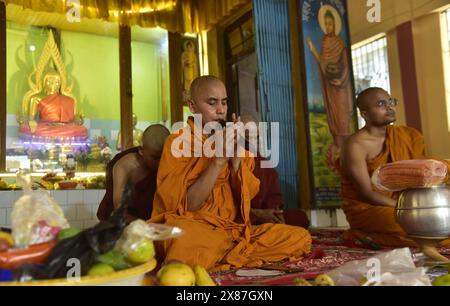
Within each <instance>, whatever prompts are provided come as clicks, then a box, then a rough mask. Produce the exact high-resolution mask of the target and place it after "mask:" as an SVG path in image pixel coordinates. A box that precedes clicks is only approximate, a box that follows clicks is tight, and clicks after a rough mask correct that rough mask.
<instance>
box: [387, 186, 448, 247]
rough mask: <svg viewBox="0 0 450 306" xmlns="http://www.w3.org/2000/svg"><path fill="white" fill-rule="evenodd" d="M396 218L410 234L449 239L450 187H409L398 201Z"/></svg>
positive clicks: (426, 237) (416, 236) (420, 236)
mask: <svg viewBox="0 0 450 306" xmlns="http://www.w3.org/2000/svg"><path fill="white" fill-rule="evenodd" d="M395 211H396V219H397V222H398V223H399V224H400V226H401V227H402V228H403V230H404V231H405V232H406V233H407V234H408V235H409V236H411V237H414V238H423V239H447V238H448V237H449V235H450V189H449V188H448V187H447V186H445V185H444V186H439V187H432V188H423V189H408V190H406V191H404V192H403V193H402V194H401V195H400V198H399V199H398V201H397V206H396V208H395Z"/></svg>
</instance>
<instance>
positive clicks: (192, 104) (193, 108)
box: [187, 98, 195, 114]
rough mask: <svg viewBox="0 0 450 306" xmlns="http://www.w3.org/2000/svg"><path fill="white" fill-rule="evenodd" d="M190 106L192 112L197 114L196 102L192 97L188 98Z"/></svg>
mask: <svg viewBox="0 0 450 306" xmlns="http://www.w3.org/2000/svg"><path fill="white" fill-rule="evenodd" d="M187 103H188V106H189V110H190V111H191V113H193V114H195V103H194V100H192V98H189V99H188V100H187Z"/></svg>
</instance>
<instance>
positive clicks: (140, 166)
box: [97, 124, 170, 222]
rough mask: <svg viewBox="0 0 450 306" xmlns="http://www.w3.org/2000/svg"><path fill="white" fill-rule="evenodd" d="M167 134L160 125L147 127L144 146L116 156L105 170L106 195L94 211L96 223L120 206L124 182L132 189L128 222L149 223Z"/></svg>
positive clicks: (106, 217)
mask: <svg viewBox="0 0 450 306" xmlns="http://www.w3.org/2000/svg"><path fill="white" fill-rule="evenodd" d="M169 134H170V132H169V130H168V129H167V128H166V127H165V126H163V125H160V124H155V125H151V126H149V127H148V128H147V129H146V130H145V131H144V134H143V145H142V146H141V147H134V148H131V149H128V150H126V151H123V152H121V153H119V154H117V155H116V156H115V157H114V158H113V159H112V160H111V161H110V162H109V163H108V165H107V166H106V194H105V196H104V198H103V200H102V201H101V203H100V206H99V208H98V211H97V217H98V219H99V220H106V219H108V217H109V216H110V215H111V213H112V212H113V211H114V210H116V209H118V208H119V207H120V205H121V200H122V194H123V191H124V189H125V186H126V184H127V182H131V183H132V184H133V185H134V188H135V194H134V201H133V203H131V205H130V204H129V206H128V211H127V219H128V221H129V222H132V221H133V220H136V219H143V220H148V219H150V216H151V213H152V203H153V197H154V195H155V190H156V174H157V172H158V166H159V159H160V157H161V152H162V149H163V146H164V142H165V140H166V138H167V137H168V136H169Z"/></svg>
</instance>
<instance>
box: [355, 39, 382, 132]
mask: <svg viewBox="0 0 450 306" xmlns="http://www.w3.org/2000/svg"><path fill="white" fill-rule="evenodd" d="M352 60H353V74H354V78H355V89H356V95H358V94H359V93H360V92H362V91H363V90H364V89H367V88H369V87H381V88H383V89H385V90H387V91H388V92H389V91H390V82H389V65H388V53H387V40H386V37H385V36H384V37H382V38H379V39H376V40H373V41H371V42H369V43H367V44H364V45H362V46H358V47H355V48H352ZM358 125H359V127H362V126H364V120H363V119H362V118H361V116H360V115H359V112H358Z"/></svg>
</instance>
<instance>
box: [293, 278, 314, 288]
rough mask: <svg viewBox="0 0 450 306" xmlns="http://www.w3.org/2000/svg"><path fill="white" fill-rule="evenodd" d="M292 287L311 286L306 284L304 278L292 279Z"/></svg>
mask: <svg viewBox="0 0 450 306" xmlns="http://www.w3.org/2000/svg"><path fill="white" fill-rule="evenodd" d="M294 286H300V287H310V286H312V285H311V283H310V282H308V281H307V280H306V279H304V278H296V279H294Z"/></svg>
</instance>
